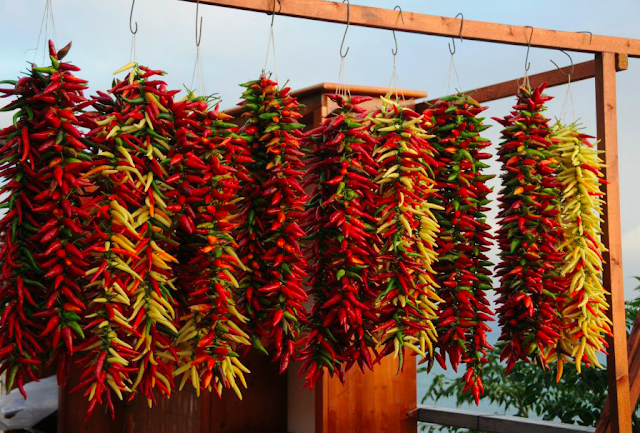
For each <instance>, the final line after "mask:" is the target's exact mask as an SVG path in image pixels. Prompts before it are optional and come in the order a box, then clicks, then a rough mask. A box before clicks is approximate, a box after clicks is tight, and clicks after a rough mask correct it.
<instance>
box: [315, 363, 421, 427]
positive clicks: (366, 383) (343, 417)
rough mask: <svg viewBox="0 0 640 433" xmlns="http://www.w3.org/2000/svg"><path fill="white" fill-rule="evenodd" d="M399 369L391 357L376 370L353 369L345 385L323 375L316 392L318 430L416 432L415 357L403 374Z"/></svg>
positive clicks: (347, 375)
mask: <svg viewBox="0 0 640 433" xmlns="http://www.w3.org/2000/svg"><path fill="white" fill-rule="evenodd" d="M396 368H397V367H396V360H394V359H392V358H391V357H387V358H384V359H383V360H382V362H381V363H380V365H377V366H376V367H375V368H374V370H373V371H366V372H365V373H362V372H360V370H359V369H358V368H357V367H354V368H352V369H351V370H350V371H349V372H348V373H347V374H346V377H345V383H346V384H345V385H344V386H343V385H342V384H341V383H340V381H339V380H338V379H337V378H335V377H334V378H328V377H325V378H323V380H322V386H321V387H320V386H319V387H318V390H317V391H316V399H317V400H316V405H317V406H316V407H317V409H318V411H319V412H316V433H333V432H376V433H416V431H417V422H416V420H415V419H414V418H412V417H410V416H409V415H408V413H409V411H411V410H413V409H414V408H415V407H416V405H417V401H416V363H415V359H411V358H409V359H407V360H406V362H405V366H404V371H403V372H402V373H400V374H399V375H396ZM319 385H320V384H319Z"/></svg>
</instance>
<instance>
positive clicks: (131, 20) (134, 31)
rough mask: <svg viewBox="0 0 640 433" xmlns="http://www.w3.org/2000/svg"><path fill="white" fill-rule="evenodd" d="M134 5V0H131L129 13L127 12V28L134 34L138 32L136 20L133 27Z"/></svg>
mask: <svg viewBox="0 0 640 433" xmlns="http://www.w3.org/2000/svg"><path fill="white" fill-rule="evenodd" d="M135 5H136V0H133V1H132V2H131V13H130V14H129V30H130V31H131V34H132V35H135V34H136V33H138V22H137V21H136V29H135V30H134V29H133V25H132V24H133V7H134V6H135Z"/></svg>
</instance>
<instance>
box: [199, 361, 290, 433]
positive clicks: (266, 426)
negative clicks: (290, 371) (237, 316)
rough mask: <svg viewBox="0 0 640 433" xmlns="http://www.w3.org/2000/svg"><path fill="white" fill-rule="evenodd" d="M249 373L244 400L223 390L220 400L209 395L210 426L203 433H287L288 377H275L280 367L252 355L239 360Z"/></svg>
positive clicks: (243, 393)
mask: <svg viewBox="0 0 640 433" xmlns="http://www.w3.org/2000/svg"><path fill="white" fill-rule="evenodd" d="M242 362H243V364H244V365H245V366H246V367H247V368H248V369H249V370H251V373H250V374H247V375H246V379H247V389H245V390H243V391H242V396H243V399H242V401H240V400H238V397H236V395H235V394H234V393H233V391H231V390H225V391H224V392H223V395H222V399H219V398H218V397H217V396H215V395H212V396H211V397H210V398H209V406H208V407H203V408H202V410H209V412H210V414H209V421H208V422H209V425H208V426H203V428H202V430H201V431H202V432H203V433H248V432H250V433H286V431H287V375H286V374H284V375H280V374H279V373H278V370H279V365H278V364H277V363H273V362H271V360H270V358H268V357H267V356H264V355H262V354H260V353H257V352H256V351H252V352H250V353H249V355H248V356H246V357H244V358H243V359H242Z"/></svg>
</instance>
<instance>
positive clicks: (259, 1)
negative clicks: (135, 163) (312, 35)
mask: <svg viewBox="0 0 640 433" xmlns="http://www.w3.org/2000/svg"><path fill="white" fill-rule="evenodd" d="M183 1H190V2H195V1H196V0H183ZM200 3H201V4H209V5H215V6H224V7H230V8H235V9H243V10H248V11H255V12H268V13H271V11H272V10H273V9H274V0H200ZM279 3H280V6H281V7H280V6H278V7H277V8H276V12H277V13H278V14H279V15H284V16H290V17H296V18H306V19H310V20H320V21H326V22H332V23H341V24H346V23H347V3H336V2H330V1H326V0H279ZM391 4H392V3H390V5H391ZM402 15H403V17H404V23H403V22H402V21H401V20H400V14H399V13H398V11H396V10H393V9H380V8H372V7H368V6H357V5H351V6H350V23H351V25H355V26H363V27H372V28H377V29H385V30H396V31H400V32H409V33H421V34H425V35H433V36H447V37H458V35H459V34H460V35H461V36H462V37H463V38H464V39H472V40H477V41H486V42H499V43H503V44H511V45H529V43H530V44H531V46H532V47H539V48H556V49H565V50H572V51H582V52H590V53H598V52H603V51H607V52H615V53H623V54H628V55H629V56H631V57H640V40H638V39H625V38H616V37H611V36H599V35H593V38H591V37H590V36H589V35H588V34H583V33H574V32H563V31H558V30H546V29H537V28H536V29H534V32H533V34H532V35H531V29H529V28H526V27H522V26H512V25H506V24H496V23H486V22H482V21H472V20H464V26H462V31H461V29H460V27H461V24H462V23H461V21H460V20H459V19H455V18H448V17H440V16H436V15H425V14H418V13H415V12H409V11H403V12H402ZM530 37H531V41H530V40H529V38H530Z"/></svg>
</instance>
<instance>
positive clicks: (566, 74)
mask: <svg viewBox="0 0 640 433" xmlns="http://www.w3.org/2000/svg"><path fill="white" fill-rule="evenodd" d="M560 51H562V53H563V54H564V55H565V56H567V57H569V61H570V62H571V71H570V72H569V73H566V72H563V71H562V68H560V66H558V64H557V63H556V62H554V61H553V60H551V63H553V64H554V65H555V66H556V68H558V71H560V73H561V74H562V75H564V76H565V77H568V78H569V79H571V75H572V74H573V71H574V70H575V65H574V64H573V59H572V58H571V56H570V55H569V53H567V52H566V51H565V50H560Z"/></svg>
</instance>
